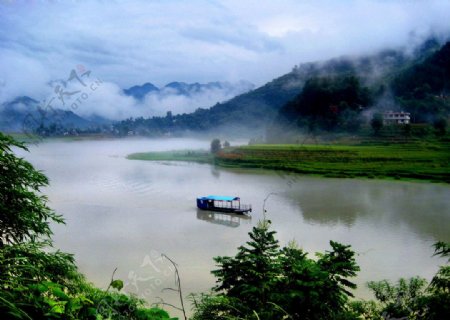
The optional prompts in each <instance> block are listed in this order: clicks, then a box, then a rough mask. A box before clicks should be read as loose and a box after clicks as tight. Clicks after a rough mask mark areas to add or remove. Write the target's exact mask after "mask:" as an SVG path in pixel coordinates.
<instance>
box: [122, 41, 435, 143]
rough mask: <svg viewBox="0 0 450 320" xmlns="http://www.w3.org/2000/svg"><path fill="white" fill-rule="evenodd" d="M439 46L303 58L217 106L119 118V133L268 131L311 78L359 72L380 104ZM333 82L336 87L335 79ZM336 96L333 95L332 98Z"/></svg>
mask: <svg viewBox="0 0 450 320" xmlns="http://www.w3.org/2000/svg"><path fill="white" fill-rule="evenodd" d="M439 48H440V43H439V42H438V41H437V40H435V39H430V40H427V41H426V42H424V43H423V44H422V45H421V46H419V47H417V48H416V49H415V50H414V51H413V52H411V51H406V50H402V49H398V50H393V49H391V50H383V51H381V52H378V53H375V54H372V55H366V56H362V57H340V58H336V59H331V60H328V61H323V62H311V63H303V64H301V65H299V66H295V67H294V68H293V69H292V71H291V72H289V73H287V74H285V75H282V76H280V77H278V78H276V79H274V80H272V81H270V82H269V83H267V84H265V85H263V86H261V87H259V88H257V89H254V90H251V91H249V92H247V93H243V94H240V95H238V96H236V97H234V98H232V99H230V100H228V101H225V102H221V103H217V104H215V105H214V106H212V107H211V108H198V109H197V110H196V111H195V112H193V113H185V114H179V115H175V116H171V117H170V119H168V118H164V117H153V118H148V119H143V118H139V119H135V120H130V119H129V120H126V121H123V122H121V123H118V124H117V125H116V128H117V131H119V132H128V131H129V130H130V131H134V132H136V133H138V134H155V135H158V134H164V133H167V132H173V131H204V130H211V129H217V128H221V127H222V128H226V127H239V128H249V129H251V130H256V131H258V130H259V131H260V132H263V131H264V130H265V128H266V127H267V126H268V125H270V124H271V123H272V122H273V121H274V119H275V118H276V117H277V116H278V113H279V110H280V109H281V108H282V107H283V106H285V105H286V104H287V103H288V102H290V101H292V100H294V99H295V98H296V97H297V96H298V95H299V94H301V92H302V90H303V87H304V85H305V83H306V82H307V81H309V80H311V79H314V78H323V77H328V78H334V77H354V78H355V79H356V81H357V83H358V86H360V87H361V88H363V89H364V91H367V90H369V91H370V95H371V96H373V97H371V99H367V100H366V99H363V100H364V101H367V102H368V101H370V102H371V104H375V103H376V102H377V101H378V100H379V99H380V98H381V97H383V94H385V95H386V94H387V93H388V92H389V91H390V88H391V86H392V81H393V79H395V78H396V77H397V76H398V75H399V74H400V73H401V72H403V71H404V70H406V69H408V68H409V67H411V66H414V65H416V64H419V63H422V62H423V61H424V60H425V59H426V58H427V57H429V56H430V55H431V54H432V53H433V52H436V50H438V49H439ZM329 86H330V87H334V84H330V85H329ZM170 87H171V88H174V89H176V90H179V92H184V90H186V87H185V86H184V85H182V84H180V83H172V84H170ZM337 87H339V85H337ZM193 88H195V86H193ZM358 90H359V89H358ZM372 98H373V99H372ZM334 99H335V98H334V97H333V98H332V101H334ZM344 100H345V99H344ZM352 101H353V100H352ZM355 101H356V100H355ZM338 102H339V101H338ZM344 102H345V101H344ZM352 103H353V102H352ZM392 104H395V103H394V102H392V103H391V105H392ZM364 107H367V105H365V106H364ZM353 108H354V107H352V109H353ZM353 111H354V110H353Z"/></svg>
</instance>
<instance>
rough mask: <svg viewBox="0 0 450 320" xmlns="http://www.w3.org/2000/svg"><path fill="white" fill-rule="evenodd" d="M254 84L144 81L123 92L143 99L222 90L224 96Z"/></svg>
mask: <svg viewBox="0 0 450 320" xmlns="http://www.w3.org/2000/svg"><path fill="white" fill-rule="evenodd" d="M254 87H255V86H254V85H253V84H252V83H250V82H248V81H243V80H242V81H239V82H237V83H230V82H219V81H216V82H208V83H205V84H202V83H198V82H195V83H186V82H177V81H174V82H170V83H168V84H166V85H165V86H164V87H162V88H158V87H156V86H155V85H153V84H152V83H149V82H147V83H145V84H143V85H136V86H133V87H131V88H128V89H124V90H123V93H124V94H125V95H127V96H132V97H134V98H135V99H136V100H143V99H144V98H145V96H146V95H148V94H154V95H158V96H162V97H164V96H172V95H178V96H186V97H192V96H195V95H198V94H202V93H208V92H222V94H223V95H224V96H229V95H232V96H235V95H237V94H241V93H244V92H248V91H250V90H252V89H253V88H254Z"/></svg>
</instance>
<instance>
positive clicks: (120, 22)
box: [0, 0, 450, 113]
mask: <svg viewBox="0 0 450 320" xmlns="http://www.w3.org/2000/svg"><path fill="white" fill-rule="evenodd" d="M448 21H450V2H449V1H440V0H430V1H403V0H398V1H384V0H343V1H331V0H314V1H312V0H311V1H298V0H280V1H270V0H259V1H256V0H248V1H242V0H227V1H225V0H223V1H222V0H216V1H206V0H192V1H189V2H186V1H181V0H176V1H143V0H142V1H116V2H105V1H77V2H66V1H48V2H45V1H41V2H28V1H3V2H0V30H1V32H0V57H1V59H0V70H1V74H0V100H1V101H4V100H7V99H9V98H13V97H14V96H17V95H30V96H33V97H37V98H40V96H42V95H43V94H42V92H44V91H45V88H44V87H45V84H46V83H47V82H48V81H49V80H51V79H64V78H65V77H67V74H68V73H69V72H70V70H71V69H73V68H74V66H76V65H77V64H83V65H86V66H87V67H89V68H90V69H91V70H92V71H93V72H94V73H95V74H96V75H98V76H99V77H101V78H102V79H104V80H105V81H106V82H109V83H111V85H112V84H115V86H116V88H115V89H113V88H112V87H107V88H108V92H109V93H111V92H113V91H114V90H115V91H116V92H119V91H120V90H119V89H118V88H119V87H120V88H125V87H129V86H132V85H136V84H142V83H144V82H148V81H150V82H152V83H155V84H157V85H159V86H162V85H164V84H165V83H168V82H171V81H185V82H203V83H204V82H209V81H217V80H218V81H226V80H228V81H237V80H239V79H246V80H249V81H251V82H253V83H255V84H257V85H262V84H264V83H265V82H267V81H270V80H271V79H273V78H275V77H277V76H279V75H282V74H284V73H286V72H288V71H289V70H290V69H291V68H292V67H293V66H294V65H296V64H298V63H300V62H305V61H315V60H321V59H326V58H331V57H334V56H337V55H343V54H360V53H368V52H370V51H372V50H379V49H382V48H384V47H388V46H389V47H392V46H406V45H408V44H411V43H414V42H415V41H419V40H421V39H423V37H425V36H427V35H429V34H430V32H438V33H446V34H449V32H450V24H448ZM105 90H106V87H105ZM45 94H46V93H44V95H45ZM118 99H119V98H118ZM181 100H182V99H181ZM211 100H214V99H212V98H211ZM108 101H109V100H108ZM202 101H203V98H202V99H198V101H197V102H198V103H201V102H202ZM119 102H120V103H122V104H123V105H124V106H125V105H126V103H127V102H126V101H122V100H121V99H119V100H118V101H117V103H119ZM162 102H163V103H164V104H165V103H167V104H172V105H173V106H177V108H178V106H179V108H180V110H184V109H185V107H184V106H186V105H187V104H188V103H191V102H183V101H179V100H178V98H177V99H175V100H174V101H171V100H168V101H165V100H162ZM194 102H195V101H193V102H192V103H194ZM104 108H105V109H104V111H105V113H107V111H106V108H118V110H122V109H121V108H124V112H125V111H126V108H127V107H121V106H116V103H115V102H114V101H109V102H108V103H106V104H105V106H104ZM102 110H103V109H102ZM112 113H114V112H112Z"/></svg>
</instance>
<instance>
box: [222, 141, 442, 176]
mask: <svg viewBox="0 0 450 320" xmlns="http://www.w3.org/2000/svg"><path fill="white" fill-rule="evenodd" d="M449 147H450V144H449V143H448V142H445V143H444V142H441V143H433V144H429V143H408V144H393V145H378V146H370V145H369V146H354V145H303V146H300V145H252V146H241V147H236V148H229V149H226V150H222V151H221V152H220V153H219V154H218V155H217V157H216V159H215V160H216V163H217V164H218V165H221V166H226V167H243V168H264V169H276V170H286V171H291V172H297V173H302V174H315V175H322V176H327V177H342V178H351V177H367V178H392V179H418V180H428V181H439V182H446V183H450V148H449Z"/></svg>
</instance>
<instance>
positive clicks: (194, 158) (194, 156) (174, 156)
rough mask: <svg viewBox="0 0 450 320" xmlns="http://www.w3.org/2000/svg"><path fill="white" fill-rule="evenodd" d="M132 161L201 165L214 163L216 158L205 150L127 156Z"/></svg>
mask: <svg viewBox="0 0 450 320" xmlns="http://www.w3.org/2000/svg"><path fill="white" fill-rule="evenodd" d="M127 159H130V160H148V161H191V162H199V163H213V162H214V157H213V155H212V154H211V153H209V152H208V151H204V150H176V151H162V152H143V153H132V154H130V155H128V156H127Z"/></svg>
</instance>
